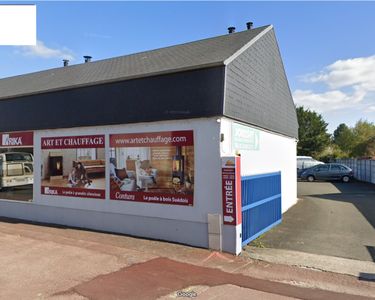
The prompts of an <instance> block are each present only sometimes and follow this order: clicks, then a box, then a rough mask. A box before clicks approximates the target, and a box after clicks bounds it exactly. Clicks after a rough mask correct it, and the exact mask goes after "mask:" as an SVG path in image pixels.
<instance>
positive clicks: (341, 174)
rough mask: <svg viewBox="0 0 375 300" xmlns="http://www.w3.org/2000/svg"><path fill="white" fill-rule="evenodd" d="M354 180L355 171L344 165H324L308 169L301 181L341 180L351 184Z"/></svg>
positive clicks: (303, 173)
mask: <svg viewBox="0 0 375 300" xmlns="http://www.w3.org/2000/svg"><path fill="white" fill-rule="evenodd" d="M352 178H353V170H352V169H350V168H349V167H348V166H345V165H343V164H322V165H317V166H314V167H311V168H309V169H306V170H304V171H303V172H302V174H301V179H304V180H307V181H310V182H312V181H314V180H341V181H343V182H349V181H350V180H351V179H352Z"/></svg>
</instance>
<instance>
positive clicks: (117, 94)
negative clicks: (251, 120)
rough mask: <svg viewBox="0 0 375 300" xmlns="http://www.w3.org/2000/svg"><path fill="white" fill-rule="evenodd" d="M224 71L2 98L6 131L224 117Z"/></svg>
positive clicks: (2, 127) (1, 112) (0, 107)
mask: <svg viewBox="0 0 375 300" xmlns="http://www.w3.org/2000/svg"><path fill="white" fill-rule="evenodd" d="M223 86H224V67H216V68H209V69H202V70H199V71H187V72H181V73H176V74H168V75H162V76H154V77H146V78H140V79H133V80H127V81H120V82H113V83H107V84H99V85H93V86H86V87H81V88H74V89H65V90H60V91H55V92H47V93H39V94H34V95H29V96H23V97H16V98H13V99H5V100H0V115H1V118H0V132H6V131H22V130H37V129H56V128H71V127H80V126H99V125H113V124H127V123H139V122H152V121H160V120H179V119H191V118H198V117H212V116H218V115H220V114H221V113H222V107H223V102H222V101H223V97H224V96H223V92H224V90H223Z"/></svg>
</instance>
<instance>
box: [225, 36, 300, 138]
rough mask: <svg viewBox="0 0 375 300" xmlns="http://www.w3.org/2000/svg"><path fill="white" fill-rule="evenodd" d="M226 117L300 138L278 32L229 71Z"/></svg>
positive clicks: (259, 42)
mask: <svg viewBox="0 0 375 300" xmlns="http://www.w3.org/2000/svg"><path fill="white" fill-rule="evenodd" d="M225 87H226V89H225V102H224V103H225V106H224V115H225V116H227V117H230V118H234V119H236V120H240V121H243V122H245V123H249V124H253V125H256V126H259V127H262V128H265V129H267V130H270V131H274V132H278V133H281V134H285V135H287V136H291V137H295V138H297V137H298V122H297V117H296V112H295V108H294V103H293V99H292V95H291V93H290V89H289V85H288V81H287V78H286V75H285V71H284V67H283V63H282V61H281V56H280V52H279V48H278V46H277V42H276V37H275V34H274V30H273V29H271V30H269V31H268V32H266V33H265V34H264V35H263V36H262V37H261V38H260V39H259V40H257V41H256V42H255V43H254V44H253V45H251V46H250V47H249V48H247V49H246V50H245V51H244V52H243V53H241V54H240V55H239V56H238V57H236V58H235V59H234V60H233V61H231V62H230V63H229V64H228V65H227V67H226V82H225Z"/></svg>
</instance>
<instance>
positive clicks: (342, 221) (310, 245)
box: [253, 182, 375, 262]
mask: <svg viewBox="0 0 375 300" xmlns="http://www.w3.org/2000/svg"><path fill="white" fill-rule="evenodd" d="M298 197H299V199H300V200H299V201H298V203H297V204H296V205H295V206H293V207H292V208H291V209H290V210H288V211H287V212H286V213H285V214H284V215H283V221H282V223H281V224H280V225H279V226H277V227H276V228H274V229H272V230H271V231H269V232H268V233H266V234H265V235H263V236H262V237H261V238H259V239H258V240H257V243H258V245H259V244H260V245H261V246H264V247H266V248H275V249H285V250H295V251H301V252H307V253H312V254H320V255H329V256H337V257H343V258H350V259H356V260H362V261H371V262H373V261H375V185H373V184H367V183H361V182H351V183H341V182H298ZM253 245H254V243H253Z"/></svg>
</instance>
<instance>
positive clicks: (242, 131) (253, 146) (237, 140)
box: [232, 123, 259, 150]
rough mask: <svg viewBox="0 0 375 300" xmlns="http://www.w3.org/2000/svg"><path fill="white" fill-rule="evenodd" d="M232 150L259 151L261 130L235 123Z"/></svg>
mask: <svg viewBox="0 0 375 300" xmlns="http://www.w3.org/2000/svg"><path fill="white" fill-rule="evenodd" d="M232 149H233V150H259V130H256V129H253V128H250V127H248V126H244V125H241V124H238V123H233V124H232Z"/></svg>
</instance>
